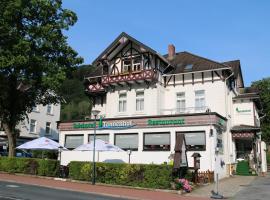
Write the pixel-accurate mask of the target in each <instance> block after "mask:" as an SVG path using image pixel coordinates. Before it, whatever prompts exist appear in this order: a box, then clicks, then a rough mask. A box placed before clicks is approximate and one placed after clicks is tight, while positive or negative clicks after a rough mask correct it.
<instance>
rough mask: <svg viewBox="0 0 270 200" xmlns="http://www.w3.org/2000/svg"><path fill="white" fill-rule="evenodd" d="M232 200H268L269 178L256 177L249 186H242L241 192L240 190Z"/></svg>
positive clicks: (269, 193) (269, 191)
mask: <svg viewBox="0 0 270 200" xmlns="http://www.w3.org/2000/svg"><path fill="white" fill-rule="evenodd" d="M243 185H244V183H243ZM232 199H234V200H268V199H270V176H268V177H257V178H256V179H255V180H254V181H253V182H251V184H249V185H244V186H243V188H242V190H240V191H239V192H238V193H237V194H236V195H235V196H234V197H233V198H232Z"/></svg>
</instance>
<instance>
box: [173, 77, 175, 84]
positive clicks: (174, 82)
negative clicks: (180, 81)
mask: <svg viewBox="0 0 270 200" xmlns="http://www.w3.org/2000/svg"><path fill="white" fill-rule="evenodd" d="M173 87H175V75H173Z"/></svg>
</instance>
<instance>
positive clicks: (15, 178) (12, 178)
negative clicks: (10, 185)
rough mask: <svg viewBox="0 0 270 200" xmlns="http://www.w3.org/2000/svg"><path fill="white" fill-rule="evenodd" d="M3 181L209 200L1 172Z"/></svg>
mask: <svg viewBox="0 0 270 200" xmlns="http://www.w3.org/2000/svg"><path fill="white" fill-rule="evenodd" d="M0 180H1V181H9V182H16V183H24V184H28V185H38V186H44V187H49V188H54V189H63V190H71V191H78V192H85V193H93V194H100V195H107V196H114V197H122V198H128V199H137V200H207V199H209V198H199V197H187V196H181V195H179V194H174V193H170V192H162V191H150V190H140V189H130V188H121V187H112V186H101V185H91V184H87V183H76V182H69V181H61V180H54V179H48V178H45V177H44V178H39V177H31V176H25V175H12V174H3V173H0Z"/></svg>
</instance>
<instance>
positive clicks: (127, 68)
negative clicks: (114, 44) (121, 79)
mask: <svg viewBox="0 0 270 200" xmlns="http://www.w3.org/2000/svg"><path fill="white" fill-rule="evenodd" d="M130 68H131V60H130V58H127V59H124V60H123V71H122V72H123V73H127V72H129V71H130Z"/></svg>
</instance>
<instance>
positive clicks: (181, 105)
mask: <svg viewBox="0 0 270 200" xmlns="http://www.w3.org/2000/svg"><path fill="white" fill-rule="evenodd" d="M185 110H186V99H185V93H184V92H179V93H177V94H176V112H177V113H184V112H185Z"/></svg>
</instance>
